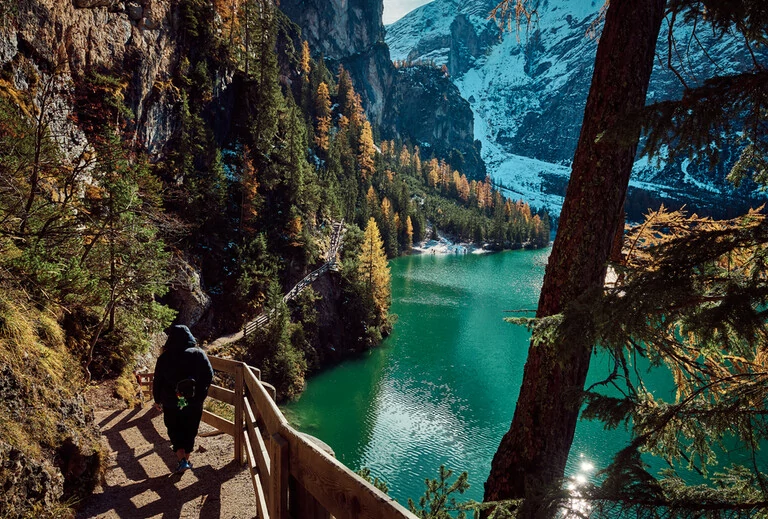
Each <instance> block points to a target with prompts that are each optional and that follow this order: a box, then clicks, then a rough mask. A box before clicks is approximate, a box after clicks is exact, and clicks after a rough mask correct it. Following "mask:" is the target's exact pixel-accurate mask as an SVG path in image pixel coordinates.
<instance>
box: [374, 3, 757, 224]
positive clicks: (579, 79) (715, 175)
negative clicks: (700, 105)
mask: <svg viewBox="0 0 768 519" xmlns="http://www.w3.org/2000/svg"><path fill="white" fill-rule="evenodd" d="M496 3H497V1H496V0H464V1H459V0H434V1H433V2H431V3H429V4H426V5H424V6H422V7H420V8H418V9H416V10H414V11H412V12H411V13H409V14H407V15H406V16H405V17H404V18H402V19H401V20H399V21H397V22H396V23H394V24H392V25H390V26H388V27H387V28H386V30H387V35H386V42H387V44H388V45H389V48H390V53H391V57H392V59H393V60H405V61H410V62H416V61H423V62H428V63H434V64H435V65H438V66H442V65H446V66H447V67H448V71H449V72H450V74H451V76H452V80H453V81H454V83H455V84H456V85H457V86H458V87H459V90H460V92H461V93H462V95H463V96H464V97H465V98H466V99H467V100H468V101H469V102H470V105H471V106H472V109H473V111H474V113H475V138H476V139H478V140H480V142H481V143H482V156H483V159H484V160H485V162H486V165H487V167H488V171H489V173H490V174H491V175H492V176H493V178H494V179H495V180H496V181H497V182H501V183H503V184H504V185H505V186H507V187H508V188H509V190H510V191H511V195H512V196H516V197H521V198H524V199H526V200H528V201H529V202H530V203H532V204H533V205H538V206H546V207H547V208H549V209H550V211H551V212H553V213H555V214H557V213H559V208H560V205H561V204H562V200H563V195H564V193H565V186H566V184H567V179H568V176H569V174H570V166H569V165H570V161H571V159H572V157H573V153H574V150H575V148H576V143H577V140H578V136H579V129H580V127H581V121H582V117H583V111H584V106H585V104H586V99H587V93H588V91H589V85H590V82H591V78H592V69H593V65H594V58H595V53H596V49H597V37H598V36H599V33H598V35H595V34H594V33H595V30H598V31H599V28H600V24H599V23H598V18H599V10H600V8H601V6H602V5H603V2H602V1H595V0H541V1H540V3H539V4H540V5H539V8H538V15H537V16H536V17H535V18H534V19H533V20H532V24H531V26H530V27H529V28H526V27H525V24H524V23H523V26H522V27H521V30H520V31H519V32H517V31H515V30H514V29H513V30H512V31H509V30H505V31H501V30H500V29H499V28H498V26H497V25H496V23H495V22H494V21H493V20H489V19H488V13H489V12H490V11H491V9H492V8H493V6H494V5H495V4H496ZM667 32H668V27H667V26H666V25H665V26H663V27H662V31H661V36H660V39H659V44H658V46H657V54H658V59H657V66H656V69H655V70H654V74H653V77H652V80H651V85H650V89H649V94H648V101H649V102H653V101H657V100H663V99H674V98H677V97H679V96H680V94H681V92H682V89H683V87H682V84H681V83H680V81H679V79H678V78H677V77H676V76H675V74H674V73H673V72H672V71H670V70H669V69H668V68H667V67H666V63H667V52H668V50H669V49H668V44H667ZM674 36H675V41H676V42H677V45H676V46H675V47H673V48H672V54H673V55H672V62H673V64H675V66H676V68H677V69H678V71H679V73H680V74H681V75H682V76H683V77H684V78H685V80H686V82H687V83H688V84H689V86H694V85H697V84H700V83H701V81H702V80H703V79H706V78H708V77H711V76H713V75H715V74H727V73H733V72H738V71H743V70H747V69H749V68H750V66H751V63H752V62H751V58H750V55H749V53H748V51H747V50H746V49H745V47H744V46H743V45H742V44H741V43H740V42H739V40H737V39H735V38H725V39H723V40H721V41H717V42H715V41H713V38H712V31H711V29H709V28H708V27H705V26H700V27H699V28H698V29H697V31H696V34H695V37H693V36H694V35H692V32H691V28H688V27H676V28H675V31H674ZM736 150H737V147H736V146H735V145H734V146H730V147H728V148H727V149H724V150H722V155H721V157H722V161H721V163H720V164H719V165H718V166H717V167H716V168H715V169H714V170H710V168H709V166H708V165H706V164H697V163H694V162H692V161H690V160H688V159H670V158H668V157H665V156H662V157H660V158H659V157H657V158H654V159H653V160H651V161H649V160H648V159H645V158H642V159H640V160H638V161H637V162H636V164H635V170H634V174H633V179H632V182H631V186H630V200H629V207H628V209H629V211H630V215H631V216H634V217H636V216H637V215H638V214H639V212H640V211H642V210H645V209H646V208H647V207H648V205H649V204H651V205H653V204H655V203H658V202H660V201H665V202H666V203H667V205H682V203H687V204H688V205H689V207H694V208H695V209H697V210H705V211H706V210H709V211H710V212H718V211H715V210H714V209H715V208H716V207H719V208H721V209H722V207H723V202H722V200H723V199H727V200H728V203H727V204H731V203H733V204H736V203H737V202H736V201H737V200H744V199H745V198H748V197H749V196H750V195H751V193H749V192H748V188H742V189H741V190H740V192H738V193H736V192H734V191H733V189H732V188H731V187H730V186H729V185H728V184H727V183H726V182H725V180H724V179H725V173H726V172H727V171H728V169H729V168H730V165H731V164H732V163H733V162H734V161H735V159H736V155H737V151H736ZM718 200H719V202H718ZM633 204H634V206H636V207H633ZM716 204H719V205H716ZM727 204H726V205H727ZM733 209H734V210H739V209H741V208H737V207H733ZM633 213H634V214H633ZM720 213H721V214H722V211H720Z"/></svg>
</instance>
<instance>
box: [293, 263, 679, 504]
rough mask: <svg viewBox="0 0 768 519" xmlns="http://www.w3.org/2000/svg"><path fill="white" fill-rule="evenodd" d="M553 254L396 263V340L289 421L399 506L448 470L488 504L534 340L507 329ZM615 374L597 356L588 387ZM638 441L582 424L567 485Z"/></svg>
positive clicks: (661, 384)
mask: <svg viewBox="0 0 768 519" xmlns="http://www.w3.org/2000/svg"><path fill="white" fill-rule="evenodd" d="M548 255H549V249H545V250H538V251H509V252H503V253H497V254H487V255H474V254H469V255H446V256H440V255H430V254H423V255H414V256H409V257H403V258H398V259H395V260H393V261H391V262H390V266H391V271H392V308H391V310H390V311H391V312H393V313H395V314H397V315H398V316H399V318H398V321H397V323H396V324H395V327H394V330H393V333H392V334H391V335H390V336H389V337H388V338H387V339H386V340H385V341H384V342H383V344H382V345H381V346H380V347H379V348H376V349H374V350H372V351H370V352H368V353H366V354H365V355H363V356H362V357H360V358H357V359H353V360H350V361H347V362H344V363H343V364H341V365H339V366H337V367H334V368H332V369H330V370H328V371H325V372H323V373H321V374H319V375H317V376H315V377H313V378H311V379H310V380H309V382H308V385H307V390H306V391H305V392H304V394H303V395H302V396H301V398H300V399H299V400H298V401H296V402H293V403H291V404H289V405H286V406H284V408H283V409H284V411H285V413H286V415H287V416H288V419H289V420H290V421H291V422H292V423H293V424H294V425H295V426H296V427H298V428H299V429H300V430H302V431H304V432H306V433H308V434H311V435H313V436H316V437H318V438H320V439H322V440H323V441H325V442H326V443H328V444H329V445H330V446H331V447H332V448H333V450H334V451H335V453H336V457H337V458H338V459H339V460H341V461H342V462H343V463H344V464H346V465H347V466H348V467H350V468H352V469H358V468H360V467H368V468H369V469H371V472H372V474H373V475H375V476H378V477H379V478H381V479H383V480H384V481H385V482H386V483H387V484H388V485H389V488H390V491H389V493H390V495H392V496H394V497H395V498H396V499H397V500H398V501H400V502H401V503H404V504H405V503H406V502H407V499H408V498H409V497H411V498H413V499H414V501H418V497H419V496H421V495H422V494H423V492H424V479H425V478H435V477H437V473H438V468H439V467H440V465H441V464H444V465H445V466H446V467H448V468H450V469H453V470H454V471H456V472H460V471H467V472H468V473H469V483H470V485H471V487H470V489H469V491H468V492H467V493H466V494H465V496H466V497H468V498H472V499H476V500H481V499H482V495H483V483H484V482H485V479H486V477H487V476H488V473H489V472H490V465H491V459H492V457H493V454H494V452H495V451H496V448H497V447H498V445H499V441H500V440H501V437H502V436H503V435H504V433H505V432H506V431H507V430H508V429H509V425H510V422H511V420H512V415H513V412H514V409H515V402H516V400H517V396H518V392H519V389H520V381H521V379H522V375H523V366H524V364H525V359H526V355H527V350H528V340H529V336H530V335H529V333H528V332H527V331H526V330H525V329H524V328H522V327H519V326H515V325H512V324H508V323H506V322H504V321H503V318H504V317H506V316H509V315H511V314H509V313H505V311H506V310H526V309H535V308H536V304H537V302H538V296H539V292H540V290H541V284H542V279H543V276H544V267H545V265H546V261H547V257H548ZM607 370H608V363H607V361H606V360H605V359H604V358H602V357H600V356H595V357H594V358H593V362H592V369H591V371H590V376H589V378H590V382H591V381H597V380H600V379H603V378H605V375H606V374H607ZM660 378H662V379H663V377H660ZM654 389H655V391H654V393H657V395H660V396H669V395H668V394H664V393H668V392H669V391H670V389H671V388H670V385H669V383H668V382H666V381H664V380H659V381H658V382H657V384H656V385H655V386H654ZM628 437H629V434H628V433H627V432H626V431H625V430H624V429H620V430H614V431H605V430H603V427H602V424H600V423H597V422H585V421H581V422H580V423H579V425H578V429H577V431H576V438H575V440H574V443H573V447H572V449H571V457H570V461H569V467H568V473H569V475H571V476H576V475H577V474H578V473H579V471H580V470H582V467H583V464H584V463H591V464H593V465H594V466H595V467H596V468H600V467H603V466H605V465H607V464H608V463H609V461H610V459H611V457H612V455H613V454H614V453H615V452H616V451H618V450H619V449H620V448H622V447H624V446H625V445H626V443H627V439H628ZM653 465H656V463H653ZM658 468H661V464H660V463H659V464H658ZM593 473H594V471H591V470H588V471H586V472H584V474H583V475H584V476H585V477H589V476H590V474H593Z"/></svg>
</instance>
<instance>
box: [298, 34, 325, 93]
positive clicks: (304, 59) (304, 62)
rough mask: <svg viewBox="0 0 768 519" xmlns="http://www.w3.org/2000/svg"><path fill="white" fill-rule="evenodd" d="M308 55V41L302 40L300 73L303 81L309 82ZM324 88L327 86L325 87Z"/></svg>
mask: <svg viewBox="0 0 768 519" xmlns="http://www.w3.org/2000/svg"><path fill="white" fill-rule="evenodd" d="M309 63H310V56H309V43H307V40H302V42H301V62H300V64H299V65H300V67H301V75H302V76H304V81H305V82H307V83H308V82H309V72H310V70H311V69H310V66H309ZM325 88H326V90H327V89H328V87H327V86H326V87H325Z"/></svg>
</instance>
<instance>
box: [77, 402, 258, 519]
mask: <svg viewBox="0 0 768 519" xmlns="http://www.w3.org/2000/svg"><path fill="white" fill-rule="evenodd" d="M96 423H97V424H98V426H99V428H100V429H101V433H102V435H103V438H104V442H105V443H106V444H107V452H106V456H107V463H106V465H107V472H106V475H105V481H104V483H103V485H102V486H101V488H99V489H97V490H96V492H95V493H94V494H93V496H92V497H90V498H89V499H88V501H87V502H86V503H85V505H84V507H83V508H82V509H81V510H80V512H79V513H78V514H77V519H90V518H99V519H102V518H103V519H115V518H121V519H149V518H158V519H159V518H162V519H180V518H185V519H186V518H198V517H199V518H206V519H225V518H226V519H249V518H253V517H256V498H255V496H254V494H253V487H252V486H251V483H250V480H249V472H248V468H247V466H245V465H243V466H242V467H241V466H238V465H237V464H236V463H235V461H234V440H233V439H232V438H231V437H230V436H229V435H227V434H219V433H217V431H216V429H214V428H213V427H210V426H208V425H206V424H204V423H201V424H200V432H199V433H198V436H197V439H196V440H195V452H194V453H192V455H191V456H190V461H191V462H192V464H193V466H194V469H193V470H188V471H187V472H185V473H184V474H173V473H172V472H173V469H175V468H176V463H177V462H176V455H175V454H174V452H173V451H172V450H171V442H170V441H169V440H168V435H167V434H166V431H165V425H164V424H163V415H162V413H161V412H160V411H157V410H155V408H154V407H152V406H145V407H135V408H132V409H124V410H113V411H98V412H96Z"/></svg>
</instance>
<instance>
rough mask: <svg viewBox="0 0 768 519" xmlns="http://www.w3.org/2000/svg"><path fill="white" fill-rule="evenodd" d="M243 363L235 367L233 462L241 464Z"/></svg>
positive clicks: (242, 448)
mask: <svg viewBox="0 0 768 519" xmlns="http://www.w3.org/2000/svg"><path fill="white" fill-rule="evenodd" d="M243 369H245V368H244V365H243V363H240V364H238V365H237V367H235V420H234V421H235V462H237V464H238V465H242V464H243V451H244V445H243V426H244V424H243V398H244V396H245V395H244V394H243Z"/></svg>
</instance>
